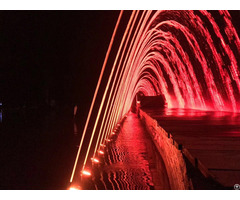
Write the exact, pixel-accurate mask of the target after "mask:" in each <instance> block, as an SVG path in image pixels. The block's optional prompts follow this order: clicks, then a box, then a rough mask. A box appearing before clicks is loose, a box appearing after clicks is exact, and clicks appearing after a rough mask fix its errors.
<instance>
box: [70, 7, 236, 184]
mask: <svg viewBox="0 0 240 200" xmlns="http://www.w3.org/2000/svg"><path fill="white" fill-rule="evenodd" d="M122 13H123V12H121V13H120V16H119V19H118V21H117V24H116V28H115V29H114V34H113V36H112V39H111V42H110V46H109V49H108V51H107V54H106V57H105V60H104V64H103V67H102V70H101V73H100V77H99V81H98V84H97V87H96V90H95V93H94V96H93V101H92V104H91V107H90V110H89V113H88V117H87V121H86V124H85V126H84V132H83V136H82V139H81V141H80V145H79V150H78V153H77V158H76V161H75V164H74V168H73V172H72V177H71V181H70V182H72V179H73V176H74V172H75V169H76V165H77V163H78V158H79V155H80V151H81V148H82V144H83V140H84V137H85V133H86V130H87V129H88V125H89V120H90V119H91V120H94V121H93V124H94V126H93V129H92V133H89V134H91V135H90V136H91V137H90V140H89V143H88V148H87V151H86V154H85V153H84V156H85V158H84V161H83V164H81V165H82V166H83V167H82V169H84V166H85V165H86V162H87V161H90V158H91V157H95V153H96V152H97V150H98V149H99V147H103V144H102V143H105V142H110V141H111V140H109V139H108V138H109V136H111V134H114V132H113V131H112V130H114V128H115V127H120V123H121V120H122V119H123V118H124V117H126V116H127V113H128V112H129V111H130V109H131V106H132V102H133V101H135V100H136V98H135V97H136V96H137V94H139V93H141V94H143V95H144V96H156V95H163V96H164V97H165V99H166V104H167V107H168V108H180V109H181V108H190V109H198V110H215V111H231V112H240V99H239V98H238V97H239V96H240V68H239V66H238V64H239V63H238V62H239V56H240V39H239V36H238V33H237V31H236V30H235V27H234V26H233V24H232V21H231V16H230V14H229V13H228V11H219V17H221V20H215V19H214V16H213V15H212V14H211V12H208V11H198V12H195V11H191V10H179V11H171V10H165V11H164V10H162V11H150V10H149V11H132V14H131V16H130V17H129V21H128V23H127V25H126V29H125V31H124V33H123V36H122V40H121V43H120V44H119V47H118V50H117V54H116V57H115V58H112V60H114V62H113V65H112V66H110V69H109V72H110V73H109V75H108V80H106V81H105V82H106V84H105V85H104V87H105V89H103V91H104V93H103V94H102V96H101V97H100V98H102V100H101V102H99V103H100V104H99V105H100V106H98V107H97V109H98V110H95V111H96V113H97V115H96V117H92V116H91V115H92V110H93V109H95V107H94V104H95V100H96V98H97V95H98V90H99V87H100V85H101V80H102V77H103V73H104V69H105V66H106V64H107V60H108V57H109V55H110V49H111V46H112V45H113V39H114V36H115V34H116V29H117V26H118V24H119V23H120V19H121V15H122ZM206 21H207V22H206ZM220 21H222V23H224V26H223V25H222V24H218V23H219V22H220ZM223 34H224V35H223ZM180 114H181V113H180ZM99 144H100V145H99ZM92 152H93V155H89V154H91V153H92ZM98 153H99V154H104V152H103V151H101V150H99V151H98Z"/></svg>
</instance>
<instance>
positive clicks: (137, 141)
mask: <svg viewBox="0 0 240 200" xmlns="http://www.w3.org/2000/svg"><path fill="white" fill-rule="evenodd" d="M81 121H82V120H76V121H74V120H73V117H72V116H71V115H67V114H66V113H58V114H57V113H55V112H48V113H43V112H41V111H40V110H29V111H14V112H7V113H4V115H3V120H2V123H0V131H1V140H0V148H1V154H0V160H1V165H0V166H1V167H0V175H1V176H0V189H12V190H14V189H20V190H22V189H24V190H28V189H37V190H38V189H40V190H43V189H67V188H68V186H69V185H68V184H69V180H70V177H71V172H72V168H73V164H74V161H75V157H76V153H77V146H78V145H79V141H80V138H81V132H82V127H83V125H82V124H81ZM76 122H77V123H76ZM106 156H107V158H106V159H105V165H104V166H103V167H102V168H100V169H99V170H100V171H99V177H97V176H95V179H94V181H95V182H94V183H95V186H94V188H93V189H168V187H169V186H168V178H167V176H166V171H165V167H164V164H163V161H162V159H161V157H160V156H159V154H158V152H157V151H156V149H155V147H154V145H153V143H152V141H151V139H150V136H148V135H147V134H146V131H145V129H144V127H143V125H142V124H141V122H140V120H139V119H138V118H137V117H136V115H135V114H129V116H128V118H127V119H126V120H125V122H124V123H123V126H122V128H121V131H120V133H119V135H118V138H117V140H116V141H115V142H114V143H112V145H111V148H109V151H108V154H106ZM153 174H154V176H152V175H153ZM153 177H154V178H153ZM155 179H156V180H155Z"/></svg>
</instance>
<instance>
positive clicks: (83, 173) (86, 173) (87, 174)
mask: <svg viewBox="0 0 240 200" xmlns="http://www.w3.org/2000/svg"><path fill="white" fill-rule="evenodd" d="M82 175H86V176H91V173H90V172H89V171H86V170H83V171H82Z"/></svg>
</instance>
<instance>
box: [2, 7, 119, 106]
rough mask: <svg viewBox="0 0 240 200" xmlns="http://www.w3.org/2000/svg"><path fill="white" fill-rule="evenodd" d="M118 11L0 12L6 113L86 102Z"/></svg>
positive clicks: (102, 59) (91, 90) (94, 85)
mask: <svg viewBox="0 0 240 200" xmlns="http://www.w3.org/2000/svg"><path fill="white" fill-rule="evenodd" d="M118 14H119V11H0V44H1V45H0V52H1V56H0V57H1V60H0V67H1V74H0V80H1V84H0V85H1V87H0V95H1V96H0V102H3V105H4V106H5V107H8V108H14V109H16V108H17V109H19V108H25V107H27V108H30V107H36V106H38V107H39V106H44V105H45V106H46V105H52V106H58V107H63V106H65V105H74V104H81V105H82V104H83V103H87V104H88V102H89V99H91V98H92V96H93V92H94V89H95V87H96V82H97V79H98V77H99V73H100V70H101V67H102V64H103V61H104V57H105V54H106V51H107V48H108V44H109V42H110V39H111V35H112V33H113V30H114V27H115V24H116V21H117V18H118Z"/></svg>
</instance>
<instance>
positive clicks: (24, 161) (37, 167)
mask: <svg viewBox="0 0 240 200" xmlns="http://www.w3.org/2000/svg"><path fill="white" fill-rule="evenodd" d="M79 126H80V125H79V124H74V121H73V119H72V118H71V117H67V115H65V114H64V113H62V114H61V113H60V114H56V113H55V112H50V113H47V114H46V113H43V112H41V111H40V110H31V111H30V110H29V111H26V112H25V111H24V112H23V111H14V112H7V111H6V112H5V113H4V114H3V120H2V123H0V133H1V140H0V149H1V152H0V160H1V165H0V189H66V188H67V184H68V182H69V179H70V176H71V171H72V167H73V163H74V159H75V156H76V151H77V144H78V143H79V140H80V135H79V134H78V133H77V128H79Z"/></svg>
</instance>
